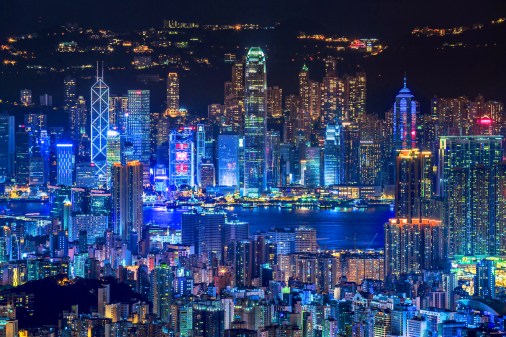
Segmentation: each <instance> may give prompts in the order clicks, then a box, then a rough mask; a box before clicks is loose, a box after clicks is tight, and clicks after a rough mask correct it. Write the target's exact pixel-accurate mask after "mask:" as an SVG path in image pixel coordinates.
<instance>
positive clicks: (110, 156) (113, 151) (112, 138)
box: [107, 130, 122, 188]
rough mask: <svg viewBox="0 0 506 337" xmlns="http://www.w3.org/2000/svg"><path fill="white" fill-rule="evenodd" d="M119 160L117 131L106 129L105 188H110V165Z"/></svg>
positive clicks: (119, 144)
mask: <svg viewBox="0 0 506 337" xmlns="http://www.w3.org/2000/svg"><path fill="white" fill-rule="evenodd" d="M115 163H122V160H121V136H120V134H119V132H118V131H115V130H109V131H107V188H111V186H112V185H111V179H112V176H111V167H112V165H113V164H115Z"/></svg>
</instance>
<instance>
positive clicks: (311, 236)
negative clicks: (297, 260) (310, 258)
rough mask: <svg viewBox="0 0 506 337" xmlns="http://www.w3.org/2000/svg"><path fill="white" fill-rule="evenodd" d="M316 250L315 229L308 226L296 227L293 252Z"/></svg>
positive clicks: (314, 251)
mask: <svg viewBox="0 0 506 337" xmlns="http://www.w3.org/2000/svg"><path fill="white" fill-rule="evenodd" d="M317 252H318V245H317V243H316V229H314V228H310V227H303V226H302V227H297V228H296V229H295V253H312V254H316V253H317Z"/></svg>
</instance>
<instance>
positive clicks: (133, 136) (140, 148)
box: [126, 90, 151, 185]
mask: <svg viewBox="0 0 506 337" xmlns="http://www.w3.org/2000/svg"><path fill="white" fill-rule="evenodd" d="M149 96H150V92H149V90H128V117H127V128H126V131H127V132H126V136H127V139H128V140H129V141H130V142H131V143H132V146H133V155H132V158H129V159H130V160H138V161H140V162H141V163H142V165H143V169H144V173H143V184H144V185H149V158H150V153H151V151H150V139H149V135H150V113H149V112H150V105H149V104H150V99H149Z"/></svg>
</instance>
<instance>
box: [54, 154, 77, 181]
mask: <svg viewBox="0 0 506 337" xmlns="http://www.w3.org/2000/svg"><path fill="white" fill-rule="evenodd" d="M56 165H57V172H58V173H57V184H58V185H64V186H72V185H73V180H74V179H73V176H74V149H73V145H72V144H56Z"/></svg>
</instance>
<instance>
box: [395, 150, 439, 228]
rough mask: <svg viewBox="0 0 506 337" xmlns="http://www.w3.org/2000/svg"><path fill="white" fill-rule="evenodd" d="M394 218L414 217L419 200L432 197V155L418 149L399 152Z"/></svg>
mask: <svg viewBox="0 0 506 337" xmlns="http://www.w3.org/2000/svg"><path fill="white" fill-rule="evenodd" d="M395 176H396V183H395V216H396V217H398V218H407V219H408V220H409V221H410V220H411V219H412V218H413V216H415V210H416V209H417V208H418V206H417V205H415V203H416V202H420V198H430V197H431V196H432V180H433V166H432V154H431V152H429V151H419V150H418V149H411V150H401V151H400V152H399V154H398V155H397V158H396V174H395Z"/></svg>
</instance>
